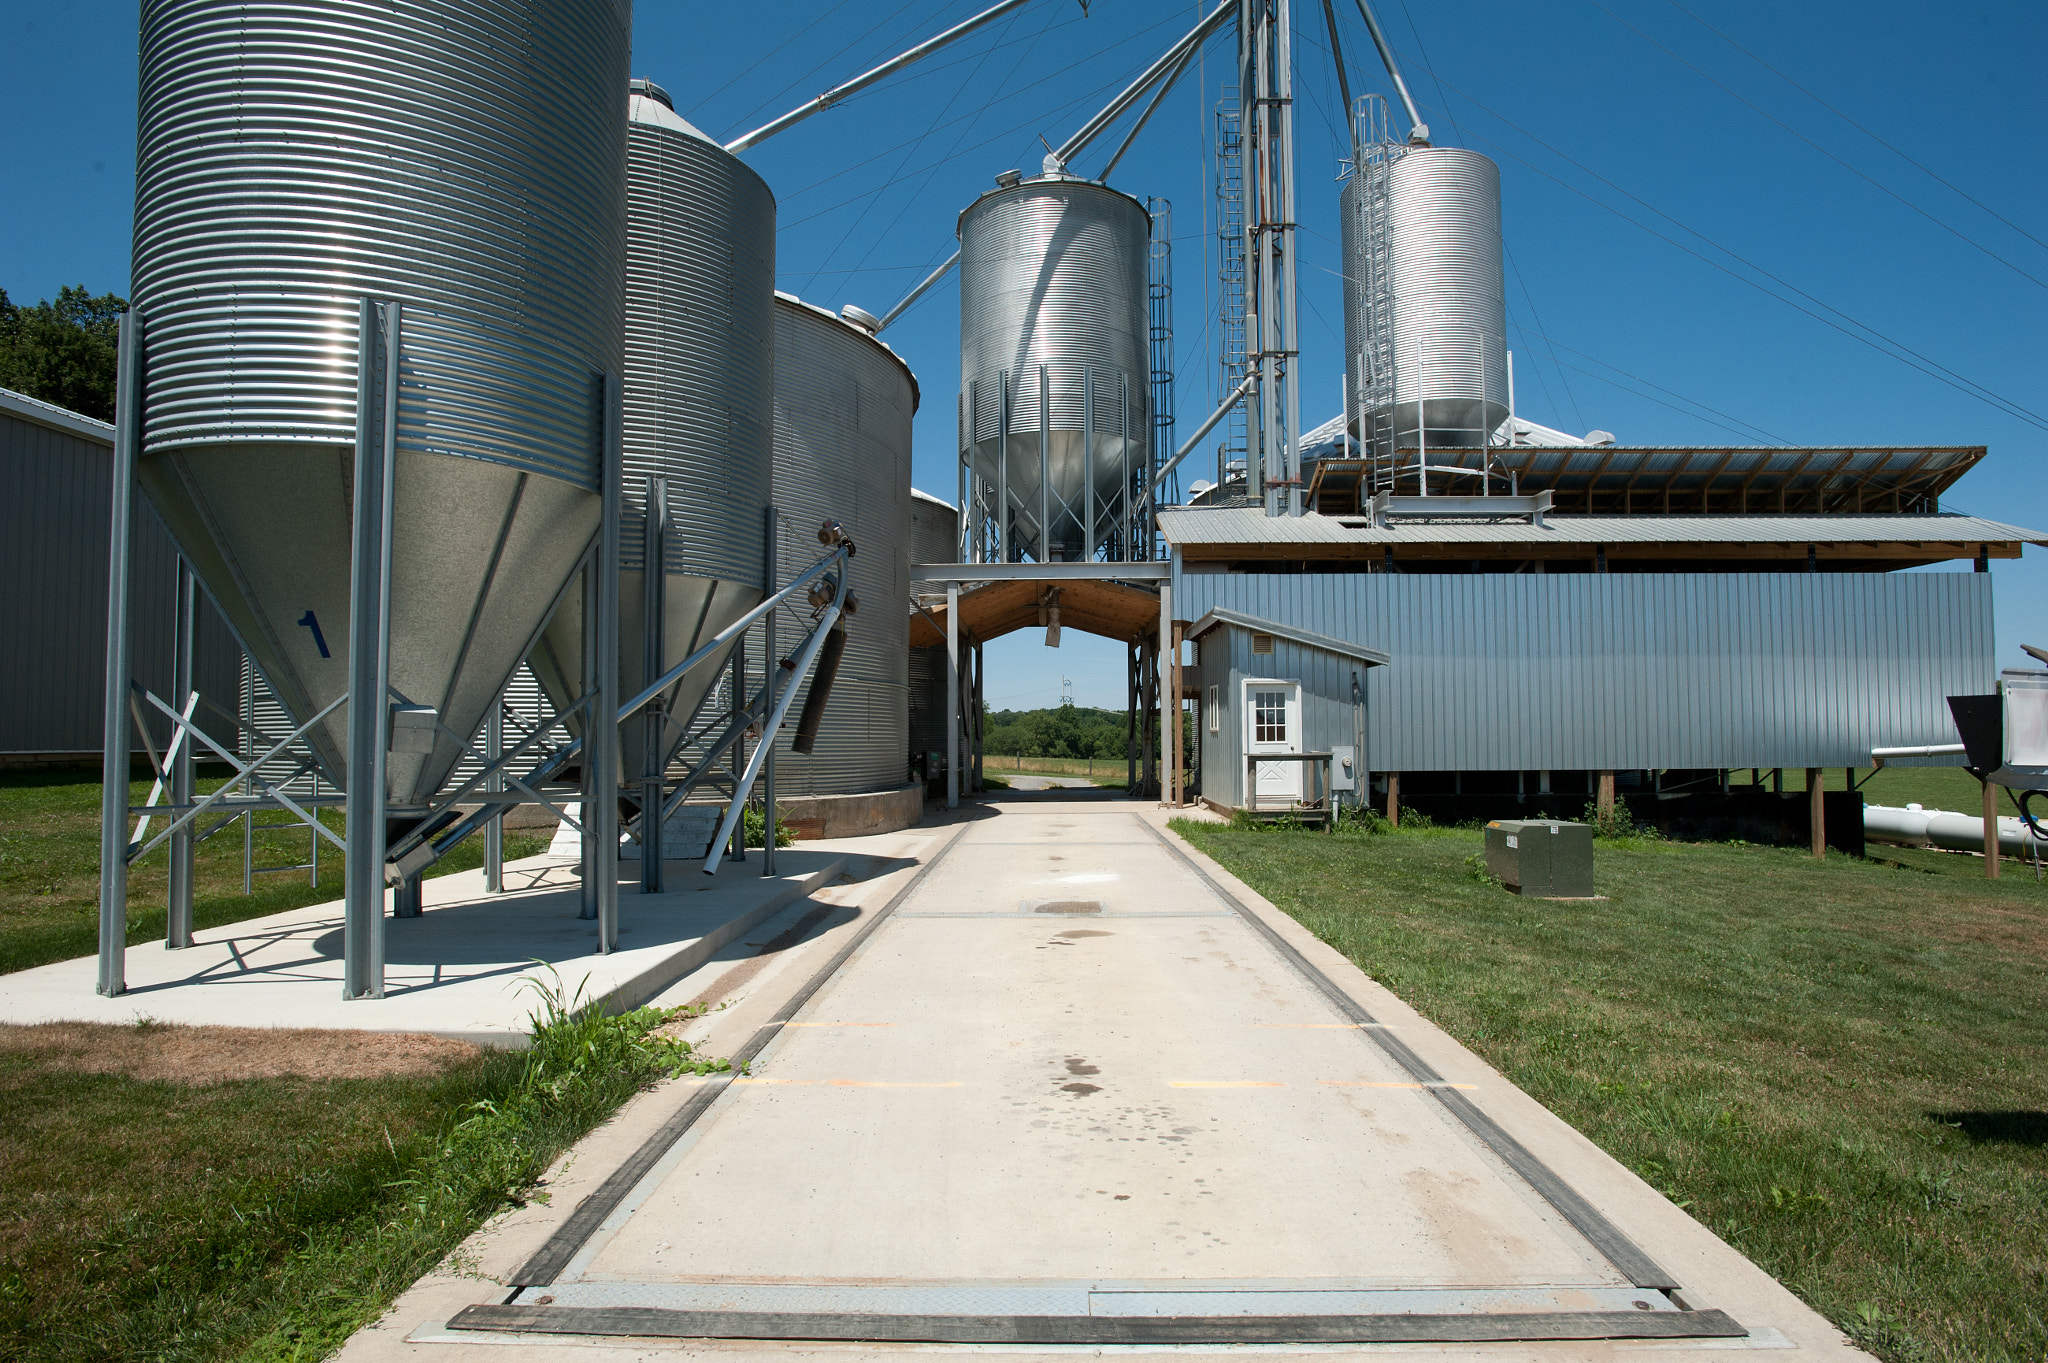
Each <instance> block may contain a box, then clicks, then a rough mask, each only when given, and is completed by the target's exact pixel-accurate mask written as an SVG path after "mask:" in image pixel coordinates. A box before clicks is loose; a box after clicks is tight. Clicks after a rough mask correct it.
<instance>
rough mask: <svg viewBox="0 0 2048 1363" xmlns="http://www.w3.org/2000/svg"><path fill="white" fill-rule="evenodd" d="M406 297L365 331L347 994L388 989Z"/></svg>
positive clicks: (367, 306) (360, 351) (359, 348)
mask: <svg viewBox="0 0 2048 1363" xmlns="http://www.w3.org/2000/svg"><path fill="white" fill-rule="evenodd" d="M400 322H401V312H400V308H399V305H398V304H397V303H378V302H376V301H375V300H374V299H369V298H365V299H364V300H363V302H362V308H361V311H360V312H359V314H358V317H357V331H356V337H357V340H356V450H355V526H354V533H353V536H352V539H351V548H350V561H349V611H348V614H349V620H348V677H349V684H348V693H349V702H348V804H347V810H348V834H347V835H348V866H347V890H346V892H345V895H344V898H343V905H344V908H343V914H342V985H341V996H342V997H343V998H344V999H363V998H370V999H381V998H383V997H384V845H385V844H384V836H385V829H384V807H385V791H384V780H385V777H384V764H385V756H386V753H387V751H388V749H389V747H390V737H389V734H388V732H387V731H388V729H389V725H390V720H389V716H390V713H391V707H390V696H389V693H390V689H391V490H392V481H393V480H392V463H393V455H394V454H395V452H396V439H397V427H398V422H397V416H398V410H397V409H398V348H399V328H400Z"/></svg>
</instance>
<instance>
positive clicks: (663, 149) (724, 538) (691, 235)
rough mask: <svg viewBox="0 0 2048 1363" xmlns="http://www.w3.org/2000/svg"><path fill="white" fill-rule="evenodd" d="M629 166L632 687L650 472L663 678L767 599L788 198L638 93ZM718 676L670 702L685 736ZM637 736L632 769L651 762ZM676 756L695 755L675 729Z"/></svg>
mask: <svg viewBox="0 0 2048 1363" xmlns="http://www.w3.org/2000/svg"><path fill="white" fill-rule="evenodd" d="M627 128H628V134H627V155H626V324H625V325H626V361H625V364H626V369H625V373H626V387H625V412H624V443H625V459H624V467H625V485H624V489H623V492H624V503H625V509H624V517H623V526H622V529H623V533H622V534H621V536H620V548H621V553H620V582H619V655H620V656H619V687H620V693H621V694H622V695H628V696H630V695H633V694H636V693H637V692H638V691H639V690H640V689H641V687H643V686H644V685H645V684H646V682H647V681H648V680H650V679H651V678H649V677H648V676H647V675H646V671H645V666H644V658H645V654H644V640H645V637H646V636H645V632H644V629H643V621H644V620H645V618H646V609H645V602H646V595H645V569H646V561H647V554H646V546H647V539H646V536H645V534H644V533H643V529H642V527H643V526H644V524H645V518H646V513H647V479H648V476H649V475H650V474H652V475H656V476H659V477H661V478H664V479H666V480H667V484H668V505H667V518H668V529H667V532H666V535H665V536H664V540H663V544H664V550H663V557H664V559H665V567H666V572H667V577H666V580H665V583H664V584H663V585H664V590H663V604H664V609H663V610H662V616H663V619H664V621H665V628H664V632H663V634H664V640H663V641H664V660H663V663H662V666H663V668H666V667H669V666H672V665H673V664H675V663H678V662H680V661H682V659H683V658H685V657H687V656H688V655H689V654H690V653H691V652H692V651H694V650H695V648H696V647H697V646H698V645H699V644H700V643H702V642H703V640H704V639H706V638H709V637H710V636H712V635H714V634H716V633H718V631H719V630H721V629H723V628H725V627H726V626H727V625H729V624H731V623H732V622H733V621H734V620H736V619H738V618H739V617H740V616H741V615H744V614H745V613H746V612H747V611H748V610H750V609H752V608H753V606H754V605H755V604H756V603H757V602H759V601H760V599H761V597H762V596H763V595H764V592H763V590H762V585H761V584H762V577H763V569H764V567H765V553H766V548H767V522H766V516H765V513H766V510H767V506H768V493H769V486H770V471H769V469H770V462H771V457H772V451H773V421H774V416H773V403H774V326H775V323H774V315H773V314H774V296H775V196H774V195H773V194H772V193H770V192H769V189H768V186H767V184H766V183H765V182H764V181H763V180H762V179H761V177H760V176H759V175H756V174H755V173H754V172H753V171H752V170H751V169H749V168H748V167H747V165H746V164H745V163H744V162H742V161H741V160H740V159H739V158H738V157H736V156H734V155H732V154H731V153H729V152H727V151H726V150H725V149H724V148H723V147H721V146H719V145H718V144H717V143H716V142H713V141H712V140H711V139H710V138H708V137H706V136H705V135H704V134H703V133H701V132H699V131H698V130H697V129H696V128H694V127H692V126H690V124H688V123H687V122H685V121H684V120H683V119H681V118H680V117H678V116H677V115H676V112H675V109H674V107H673V106H672V105H671V104H670V102H669V97H668V95H667V93H666V92H665V91H663V90H662V89H661V87H660V86H658V85H655V84H653V83H652V82H650V81H637V80H636V81H634V82H633V83H632V93H631V99H630V101H629V122H628V124H627ZM582 621H583V602H582V598H581V595H580V594H572V598H571V599H570V600H567V601H565V602H564V603H563V605H562V609H560V610H559V611H557V612H556V615H555V619H554V621H553V623H551V624H550V625H549V626H548V630H547V633H546V635H545V636H544V637H543V639H542V641H541V644H540V646H539V647H538V648H536V649H535V650H534V654H533V664H534V672H535V675H536V676H538V677H540V678H541V679H542V682H543V684H544V685H545V687H546V688H547V690H548V693H549V695H550V696H551V697H552V698H553V700H554V701H555V703H556V704H557V705H558V706H559V705H560V704H562V703H563V702H564V701H565V700H567V699H569V698H571V697H573V696H575V695H577V694H580V692H581V690H582V687H581V678H582V658H583V655H582V642H581V640H582V633H581V630H582ZM716 675H717V668H716V667H712V666H705V667H701V668H699V669H697V670H696V671H694V672H693V673H692V674H691V676H690V677H688V678H685V679H684V681H683V682H682V683H681V684H680V687H679V689H678V690H677V691H676V692H675V693H672V694H671V696H670V698H669V708H670V710H671V712H672V713H674V714H675V715H676V716H677V718H678V720H679V722H680V721H686V720H688V719H689V717H690V715H691V714H692V713H693V712H694V711H695V709H696V707H697V703H698V701H699V700H700V699H702V697H703V695H704V692H705V690H706V689H707V688H708V687H709V686H710V685H711V683H712V681H713V679H714V677H715V676H716ZM632 728H633V726H632V724H631V723H630V722H629V725H628V729H629V732H628V734H627V740H628V741H627V745H626V747H625V748H624V749H623V750H622V751H623V752H624V768H623V769H624V770H626V771H627V772H629V773H637V772H638V771H639V770H640V766H641V762H642V752H643V749H642V748H641V747H640V746H639V744H638V742H637V741H636V740H634V738H633V735H632V732H631V730H632ZM669 734H670V743H669V751H670V753H671V754H673V752H674V749H675V746H676V745H677V744H679V743H680V742H681V741H682V736H681V730H680V727H676V728H671V729H670V730H669Z"/></svg>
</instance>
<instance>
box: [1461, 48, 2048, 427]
mask: <svg viewBox="0 0 2048 1363" xmlns="http://www.w3.org/2000/svg"><path fill="white" fill-rule="evenodd" d="M1424 69H1425V70H1427V68H1426V67H1425V68H1424ZM1430 75H1431V78H1432V79H1435V78H1436V76H1435V73H1434V72H1431V73H1430ZM1444 83H1445V84H1449V82H1444ZM1450 88H1451V89H1453V90H1457V89H1458V87H1457V86H1455V85H1452V86H1451V87H1450ZM1458 93H1459V95H1461V96H1462V97H1463V98H1465V99H1467V100H1469V101H1471V103H1472V104H1473V105H1475V106H1476V107H1478V108H1479V109H1482V110H1484V111H1485V112H1486V113H1488V114H1490V115H1492V116H1493V117H1494V118H1495V119H1498V120H1499V121H1500V122H1501V123H1502V124H1504V125H1505V126H1507V127H1509V128H1512V129H1514V131H1516V132H1518V133H1520V134H1521V135H1522V136H1524V137H1526V138H1528V139H1529V140H1530V141H1531V142H1534V143H1535V144H1536V145H1537V146H1539V147H1541V148H1543V149H1544V150H1545V151H1547V152H1549V153H1550V154H1551V155H1553V156H1555V157H1557V158H1558V159H1559V160H1561V161H1564V162H1566V163H1567V164H1569V165H1572V166H1574V167H1576V168H1577V169H1579V170H1580V171H1582V172H1584V173H1585V174H1587V175H1590V176H1592V177H1593V178H1594V179H1596V180H1598V181H1599V182H1600V183H1601V184H1603V185H1606V186H1607V187H1608V188H1609V189H1612V190H1613V191H1614V192H1615V193H1617V194H1620V195H1622V196H1623V197H1624V198H1627V199H1629V200H1631V201H1633V202H1635V203H1637V204H1640V205H1642V207H1644V208H1645V209H1648V210H1649V211H1650V212H1652V213H1654V214H1656V215H1657V216H1658V217H1660V218H1663V219H1664V220H1665V221H1666V222H1669V223H1671V224H1672V225H1673V226H1675V227H1677V228H1678V229H1679V230H1681V231H1683V232H1685V233H1687V234H1688V235H1690V236H1694V237H1697V238H1698V239H1699V240H1701V241H1702V242H1705V243H1706V244H1707V245H1708V246H1710V247H1712V248H1713V249H1714V250H1716V251H1719V252H1720V253H1721V254H1723V255H1725V256H1727V257H1728V258H1729V259H1730V260H1733V261H1736V262H1738V263H1740V264H1741V265H1743V266H1744V267H1746V268H1748V269H1750V270H1754V271H1755V272H1756V273H1757V274H1759V275H1762V276H1763V277H1764V278H1766V279H1768V280H1771V281H1772V282H1773V283H1776V284H1779V285H1781V286H1782V287H1784V288H1786V289H1788V290H1790V291H1791V292H1792V293H1795V294H1798V295H1799V296H1800V297H1801V298H1804V299H1806V300H1807V301H1808V302H1810V303H1812V304H1814V306H1815V307H1818V308H1821V309H1823V310H1824V311H1827V312H1831V313H1833V314H1834V315H1835V316H1836V317H1839V318H1841V319H1842V320H1843V321H1845V322H1847V323H1849V325H1850V326H1853V327H1857V328H1859V329H1860V330H1862V331H1864V332H1867V333H1868V335H1858V334H1857V333H1856V332H1855V331H1851V330H1849V328H1848V327H1845V326H1842V325H1841V324H1839V323H1837V322H1834V321H1832V320H1830V319H1829V318H1826V317H1823V316H1821V315H1820V313H1818V312H1815V311H1814V310H1813V309H1812V308H1807V307H1802V306H1801V305H1800V304H1798V303H1795V302H1793V301H1792V300H1791V299H1789V298H1787V297H1785V296H1784V295H1783V294H1779V293H1774V292H1772V291H1771V290H1770V289H1767V288H1765V287H1764V286H1763V285H1761V284H1759V283H1757V282H1756V280H1754V279H1751V278H1749V277H1748V276H1746V275H1742V274H1738V273H1737V272H1736V271H1734V270H1731V269H1729V268H1728V267H1727V266H1725V265H1723V264H1722V263H1721V262H1720V261H1718V260H1714V259H1712V258H1711V257H1708V256H1705V255H1702V254H1701V253H1700V252H1698V251H1696V250H1694V249H1693V248H1692V247H1690V246H1687V245H1686V244H1685V243H1684V242H1682V241H1678V240H1676V239H1674V238H1672V237H1669V236H1666V235H1665V234H1664V233H1662V232H1659V231H1658V230H1657V229H1656V228H1654V227H1651V226H1650V225H1649V224H1648V223H1645V222H1641V221H1638V220H1637V219H1635V218H1631V217H1630V216H1629V215H1628V214H1626V213H1624V212H1622V211H1621V210H1620V209H1618V208H1616V207H1615V206H1614V205H1612V204H1610V203H1606V202H1604V201H1603V200H1600V199H1597V198H1594V197H1593V196H1592V195H1591V194H1588V193H1587V192H1586V191H1585V190H1583V189H1580V188H1579V187H1578V186H1577V185H1574V184H1571V183H1569V182H1567V181H1565V180H1563V179H1560V178H1559V177H1558V176H1556V175H1553V174H1551V173H1550V172H1549V171H1547V170H1545V169H1543V168H1542V167H1541V166H1538V165H1536V164H1534V163H1533V162H1531V161H1529V160H1527V159H1525V158H1523V157H1521V156H1517V155H1516V154H1515V153H1514V152H1512V151H1509V150H1508V149H1507V148H1506V147H1503V146H1501V145H1500V144H1499V143H1498V142H1495V141H1493V140H1492V139H1490V138H1485V137H1482V138H1480V139H1479V140H1480V141H1482V142H1485V143H1486V145H1488V146H1489V147H1492V148H1493V149H1494V150H1496V151H1498V152H1499V153H1500V154H1501V155H1503V156H1506V157H1508V158H1509V159H1510V160H1513V161H1515V162H1518V163H1519V164H1521V165H1524V166H1527V167H1528V168H1529V169H1530V170H1533V171H1535V172H1536V173H1537V174H1538V175H1541V176H1542V177H1543V178H1544V179H1546V180H1550V181H1552V182H1554V183H1556V184H1558V185H1561V186H1563V187H1564V188H1565V189H1568V190H1570V191H1571V192H1572V193H1574V194H1576V195H1578V196H1579V197H1580V198H1582V199H1584V200H1586V201H1587V202H1588V203H1591V204H1595V205H1597V206H1599V207H1600V208H1604V209H1606V210H1607V211H1608V212H1609V213H1612V214H1614V216H1615V217H1617V218H1620V219H1621V220H1622V221H1623V222H1626V223H1629V224H1631V225H1633V226H1635V227H1638V228H1641V229H1642V230H1643V231H1645V232H1648V233H1649V234H1650V235H1651V236H1653V237H1656V238H1657V239H1658V240H1659V241H1663V242H1666V243H1668V244H1669V245H1672V246H1675V247H1677V248H1678V249H1679V250H1681V251H1683V252H1685V253H1686V254H1687V255H1689V256H1692V257H1693V258H1695V259H1696V260H1699V261H1702V262H1704V263H1705V264H1707V265H1710V266H1712V267H1713V268H1714V269H1716V270H1719V271H1720V272H1721V273H1723V274H1725V275H1727V276H1728V277H1729V278H1731V279H1737V280H1740V281H1742V282H1743V283H1744V284H1747V285H1749V286H1750V287H1751V288H1753V289H1755V290H1756V291H1757V292H1758V293H1761V294H1764V295H1765V296H1766V297H1770V298H1775V299H1777V300H1778V301H1779V302H1780V303H1783V304H1784V305H1785V306H1787V307H1789V308H1792V309H1794V310H1796V311H1798V312H1802V313H1805V314H1806V315H1807V316H1808V317H1811V318H1813V319H1814V320H1815V321H1817V322H1820V323H1822V324H1823V325H1825V326H1829V327H1832V328H1834V329H1835V330H1836V331H1839V332H1841V333H1842V334H1843V335H1844V336H1848V337H1850V338H1851V339H1852V340H1856V341H1860V342H1862V343H1863V344H1864V345H1867V346H1869V347H1870V348H1871V349H1872V350H1875V351H1877V352H1878V353H1879V354H1881V355H1888V356H1890V357H1891V358H1892V359H1895V360H1898V361H1899V362H1900V363H1902V364H1905V365H1906V366H1907V367H1909V368H1912V369H1917V370H1919V371H1920V372H1921V373H1923V374H1926V375H1927V376H1928V377H1929V378H1933V379H1936V380H1938V381H1939V382H1941V383H1945V384H1947V385H1948V386H1949V387H1951V388H1954V389H1955V390H1956V391H1957V392H1960V393H1966V394H1968V395H1969V396H1971V397H1974V398H1976V399H1978V400H1979V401H1981V402H1984V403H1987V404H1988V405H1990V406H1992V407H1995V408H1997V409H1999V410H2000V411H2002V412H2004V413H2005V414H2006V415H2007V416H2012V417H2017V418H2019V419H2020V420H2022V421H2025V422H2027V423H2028V424H2029V425H2032V426H2036V427H2039V428H2040V429H2042V430H2048V419H2044V418H2043V417H2042V416H2041V415H2040V414H2039V413H2037V412H2034V411H2031V410H2029V409H2028V408H2025V407H2022V406H2020V404H2018V403H2016V402H2014V401H2012V400H2011V399H2010V398H2006V397H2003V396H2001V395H2000V394H1998V393H1996V392H1993V391H1992V390H1991V389H1989V388H1987V387H1985V386H1984V385H1983V384H1981V383H1978V382H1977V381H1976V380H1975V379H1971V378H1967V377H1965V376H1964V375H1962V374H1959V373H1957V372H1956V371H1955V370H1953V369H1950V368H1948V367H1947V366H1946V365H1943V364H1941V363H1939V362H1937V361H1935V360H1933V359H1930V358H1929V357H1928V356H1926V355H1922V354H1921V353H1920V352H1919V351H1917V350H1914V349H1913V348H1912V347H1911V346H1908V345H1906V344H1905V343H1904V342H1902V341H1896V340H1893V339H1892V338H1891V337H1890V336H1887V335H1885V334H1884V333H1883V332H1881V331H1879V330H1878V329H1877V328H1875V327H1873V326H1870V325H1869V324H1868V323H1865V322H1859V321H1857V320H1856V319H1855V318H1854V317H1851V316H1850V315H1849V314H1848V313H1846V312H1843V311H1842V310H1841V309H1840V308H1837V307H1834V306H1833V305H1832V304H1828V303H1824V302H1822V301H1821V300H1820V299H1818V298H1816V297H1814V296H1813V295H1812V294H1810V293H1808V292H1806V290H1804V289H1802V288H1800V287H1799V286H1798V285H1796V284H1793V283H1792V282H1790V281H1789V280H1786V279H1784V278H1781V277H1780V276H1778V275H1775V274H1773V273H1771V272H1770V271H1769V270H1766V269H1765V268H1764V267H1763V266H1761V265H1759V264H1757V263H1756V262H1755V261H1753V260H1750V259H1748V258H1747V257H1745V256H1743V255H1740V254H1739V253H1737V252H1735V251H1731V250H1729V249H1728V248H1727V247H1725V246H1723V245H1721V244H1720V243H1719V242H1717V241H1715V240H1714V239H1713V238H1711V237H1709V236H1707V235H1706V234H1705V233H1703V232H1700V231H1698V230H1697V229H1695V228H1692V227H1688V226H1687V225H1686V224H1685V223H1683V222H1681V221H1679V220H1678V219H1677V218H1675V217H1673V216H1672V215H1671V214H1669V213H1666V212H1665V211H1664V210H1663V209H1661V208H1658V207H1656V206H1655V205H1654V204H1651V203H1650V202H1648V201H1647V200H1645V199H1643V198H1641V197H1640V196H1638V195H1636V194H1633V193H1630V192H1629V191H1628V190H1626V189H1623V188H1622V187H1621V186H1620V185H1618V184H1615V183H1614V182H1613V181H1612V180H1609V179H1608V178H1607V177H1606V176H1604V175H1601V174H1600V173H1599V172H1598V171H1596V170H1593V169H1592V168H1591V167H1589V166H1586V165H1584V164H1583V163H1581V162H1579V161H1576V160H1574V159H1573V158H1572V157H1570V156H1568V155H1566V154H1565V153H1564V152H1562V151H1559V150H1558V149H1557V148H1556V147H1553V146H1551V145H1550V144H1549V143H1548V142H1545V141H1544V140H1543V139H1542V138H1540V137H1538V136H1536V134H1534V133H1532V132H1530V131H1529V130H1528V129H1526V128H1523V127H1521V126H1520V125H1519V124H1517V123H1515V122H1514V121H1513V120H1511V119H1509V118H1507V117H1505V116H1503V115H1502V114H1500V113H1498V112H1496V111H1495V110H1493V109H1491V108H1489V107H1488V106H1487V105H1485V104H1484V103H1482V102H1481V101H1479V100H1477V99H1473V97H1472V96H1471V95H1469V94H1466V93H1465V92H1464V91H1463V90H1458ZM1871 337H1875V338H1877V339H1876V340H1872V339H1870V338H1871ZM1880 341H1881V342H1883V343H1884V344H1882V345H1880V344H1878V342H1880ZM1886 346H1890V347H1892V348H1891V349H1890V350H1887V349H1886V348H1885V347H1886Z"/></svg>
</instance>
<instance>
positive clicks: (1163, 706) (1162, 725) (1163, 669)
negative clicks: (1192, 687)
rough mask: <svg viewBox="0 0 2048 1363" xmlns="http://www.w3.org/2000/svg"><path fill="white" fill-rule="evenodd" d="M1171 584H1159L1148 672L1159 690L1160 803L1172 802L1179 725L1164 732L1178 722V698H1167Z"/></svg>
mask: <svg viewBox="0 0 2048 1363" xmlns="http://www.w3.org/2000/svg"><path fill="white" fill-rule="evenodd" d="M1172 653H1173V584H1172V583H1170V582H1162V583H1160V584H1159V652H1158V653H1157V655H1156V656H1157V658H1158V660H1159V661H1158V662H1157V663H1155V664H1154V665H1153V668H1152V671H1153V674H1154V677H1155V682H1156V685H1157V686H1158V688H1159V799H1160V801H1161V802H1162V803H1164V804H1172V803H1173V768H1174V759H1175V758H1176V757H1177V756H1178V755H1179V752H1180V743H1179V741H1178V736H1179V733H1180V726H1179V724H1178V723H1175V724H1174V726H1173V733H1171V734H1169V733H1168V732H1167V721H1168V720H1169V718H1172V719H1176V720H1177V719H1178V716H1179V713H1180V698H1179V697H1178V696H1176V695H1169V694H1168V693H1169V692H1170V691H1172V690H1173V687H1172V685H1171V683H1172V681H1173V673H1174V668H1173V659H1172Z"/></svg>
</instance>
